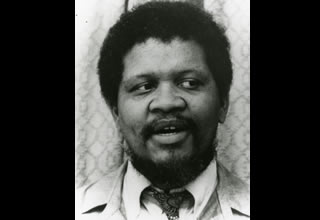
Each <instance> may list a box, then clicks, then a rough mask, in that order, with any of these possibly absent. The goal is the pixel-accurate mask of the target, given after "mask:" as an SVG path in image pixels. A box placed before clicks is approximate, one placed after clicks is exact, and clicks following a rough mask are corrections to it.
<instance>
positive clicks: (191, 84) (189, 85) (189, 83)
mask: <svg viewBox="0 0 320 220" xmlns="http://www.w3.org/2000/svg"><path fill="white" fill-rule="evenodd" d="M200 85H201V83H200V82H199V81H198V80H195V79H187V80H184V81H182V82H180V83H179V86H181V87H183V88H185V89H197V88H198V87H199V86H200Z"/></svg>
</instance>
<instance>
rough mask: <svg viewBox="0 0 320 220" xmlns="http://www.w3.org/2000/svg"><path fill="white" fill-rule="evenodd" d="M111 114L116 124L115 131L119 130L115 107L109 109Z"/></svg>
mask: <svg viewBox="0 0 320 220" xmlns="http://www.w3.org/2000/svg"><path fill="white" fill-rule="evenodd" d="M111 114H112V117H113V119H114V121H115V123H116V126H117V129H118V130H119V128H120V127H119V112H118V108H117V107H116V106H113V107H111Z"/></svg>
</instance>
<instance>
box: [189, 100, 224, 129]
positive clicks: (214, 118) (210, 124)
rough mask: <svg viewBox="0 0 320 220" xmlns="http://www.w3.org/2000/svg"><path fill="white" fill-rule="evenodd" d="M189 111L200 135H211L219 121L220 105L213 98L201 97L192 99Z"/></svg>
mask: <svg viewBox="0 0 320 220" xmlns="http://www.w3.org/2000/svg"><path fill="white" fill-rule="evenodd" d="M193 100H194V101H193V102H192V104H190V111H191V113H192V115H193V118H194V119H195V121H196V123H197V125H198V128H199V129H200V130H201V131H200V133H201V135H202V134H208V135H210V134H212V133H214V130H215V129H216V126H217V124H218V121H219V111H220V104H219V101H218V99H216V98H215V96H212V95H211V96H209V95H203V96H202V97H197V98H195V99H193Z"/></svg>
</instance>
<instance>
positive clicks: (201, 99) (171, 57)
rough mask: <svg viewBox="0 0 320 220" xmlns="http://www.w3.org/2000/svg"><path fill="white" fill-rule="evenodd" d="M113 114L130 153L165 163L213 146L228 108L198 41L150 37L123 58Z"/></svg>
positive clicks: (191, 155)
mask: <svg viewBox="0 0 320 220" xmlns="http://www.w3.org/2000/svg"><path fill="white" fill-rule="evenodd" d="M224 106H227V105H224ZM114 113H115V117H116V119H117V124H118V126H119V127H120V129H121V132H122V134H123V136H124V138H125V140H126V142H127V144H128V146H129V148H130V150H131V151H132V152H133V153H134V154H136V155H138V156H139V157H140V158H143V159H145V160H149V161H152V162H153V163H155V164H165V163H170V162H174V161H180V160H185V161H187V160H191V159H192V158H195V157H197V156H199V155H200V154H201V153H202V152H204V151H205V150H206V149H207V148H209V147H212V142H213V140H214V138H215V134H216V129H217V125H218V122H219V121H220V122H223V121H224V118H225V114H226V108H225V107H223V106H222V105H221V103H220V100H219V93H218V89H217V85H216V83H215V81H214V79H213V76H212V74H211V73H210V71H209V68H208V66H207V64H206V61H205V54H204V52H203V50H202V48H201V47H200V46H199V45H198V44H197V43H196V42H194V41H184V40H180V39H179V38H175V39H173V40H172V41H170V42H169V43H163V42H161V41H159V40H157V39H154V38H149V39H148V40H146V41H145V42H144V43H139V44H136V45H135V46H134V47H133V48H132V49H131V50H130V51H129V52H128V53H127V54H126V56H125V57H124V71H123V77H122V81H121V83H120V88H119V94H118V106H117V109H114Z"/></svg>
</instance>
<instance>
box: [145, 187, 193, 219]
mask: <svg viewBox="0 0 320 220" xmlns="http://www.w3.org/2000/svg"><path fill="white" fill-rule="evenodd" d="M146 192H147V193H148V194H149V195H150V196H152V197H153V198H155V199H156V200H157V201H158V202H159V204H160V206H161V209H162V211H163V212H164V213H166V215H167V217H168V220H178V219H179V208H180V205H181V204H182V202H183V201H184V200H185V199H190V198H192V195H191V194H190V193H189V192H188V191H187V190H184V191H182V192H175V193H166V192H158V191H157V190H156V189H154V188H152V187H148V188H147V189H146Z"/></svg>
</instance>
